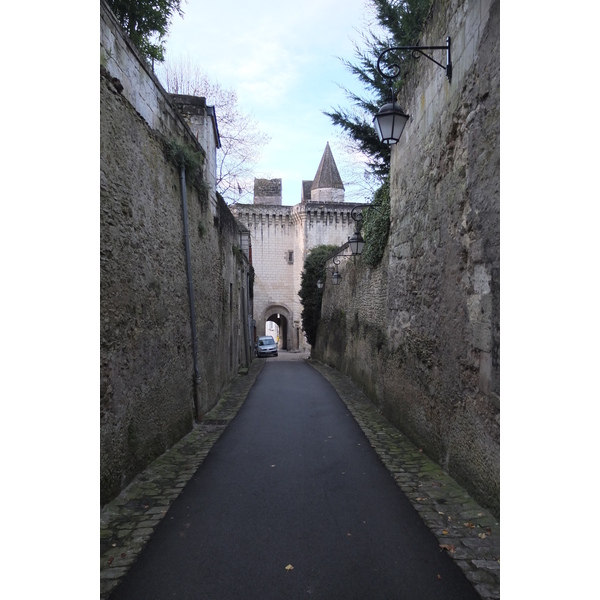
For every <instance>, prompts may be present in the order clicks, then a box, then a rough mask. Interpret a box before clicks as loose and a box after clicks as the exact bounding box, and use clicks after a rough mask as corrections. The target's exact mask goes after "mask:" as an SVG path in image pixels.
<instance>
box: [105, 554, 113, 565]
mask: <svg viewBox="0 0 600 600" xmlns="http://www.w3.org/2000/svg"><path fill="white" fill-rule="evenodd" d="M113 560H115V557H114V556H109V557H108V560H107V561H106V562H107V563H108V564H109V565H112V562H113Z"/></svg>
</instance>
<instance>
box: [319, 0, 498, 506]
mask: <svg viewBox="0 0 600 600" xmlns="http://www.w3.org/2000/svg"><path fill="white" fill-rule="evenodd" d="M448 36H450V37H451V39H452V60H453V63H454V72H453V76H452V81H451V82H448V80H447V78H446V77H445V74H444V71H443V70H442V69H440V68H439V67H438V66H436V65H435V64H434V63H432V62H430V61H428V60H427V59H426V58H420V59H418V60H415V61H413V64H412V65H411V70H410V73H409V74H408V76H407V79H406V82H405V86H404V88H403V94H402V95H401V97H400V98H399V101H400V104H401V105H402V106H403V108H404V109H405V110H406V112H407V113H408V114H409V115H410V116H411V118H410V120H409V122H408V123H407V126H406V128H405V130H404V133H403V137H402V138H401V140H400V142H399V143H398V144H397V145H396V146H395V147H394V148H393V151H392V166H391V172H390V178H391V201H392V214H391V228H390V237H389V241H388V247H387V250H386V254H385V256H384V259H383V262H382V265H381V266H380V267H379V268H377V269H369V268H367V267H366V266H364V265H363V264H362V263H361V262H360V260H358V261H356V262H354V261H353V260H352V259H350V260H344V261H342V264H341V265H340V272H341V273H342V276H343V279H342V284H341V285H340V286H337V288H334V287H332V286H330V285H327V286H326V288H325V293H324V298H323V313H322V315H323V317H322V318H323V320H322V323H321V326H320V328H319V332H318V336H317V343H316V347H315V348H313V355H314V356H315V357H316V358H318V359H320V360H322V361H324V362H326V363H328V364H330V365H332V366H335V367H337V368H338V369H340V370H341V371H343V372H345V373H347V374H349V375H351V376H352V377H353V379H354V380H355V381H356V382H357V383H359V384H360V385H361V386H362V387H363V388H364V389H365V391H366V392H368V394H369V395H370V397H371V398H372V400H373V401H374V402H376V403H377V404H378V405H379V407H380V408H381V410H382V412H383V413H384V414H385V415H386V416H387V417H388V418H390V419H391V420H392V422H394V423H395V424H396V425H397V426H398V427H399V428H400V429H401V430H403V431H404V432H405V433H407V434H408V435H409V436H410V437H411V438H412V439H413V441H414V442H415V443H416V444H417V445H418V446H419V447H420V448H423V450H424V451H425V452H427V453H428V454H429V455H430V456H431V457H432V458H434V459H435V460H437V461H438V462H439V463H440V464H441V465H442V466H444V468H446V469H447V470H448V471H449V473H450V474H451V475H453V476H454V477H455V478H456V479H457V480H458V481H459V482H461V483H462V484H463V485H465V487H467V488H468V489H469V490H470V491H471V492H472V493H473V494H474V495H475V496H476V497H477V498H478V499H479V500H480V501H481V502H482V503H483V504H485V505H487V506H488V507H490V508H491V509H492V510H494V511H496V512H497V513H499V502H500V500H499V486H500V481H499V449H500V448H499V443H500V436H499V428H500V424H499V421H500V383H499V381H500V352H499V346H500V317H499V299H500V293H499V286H500V281H499V279H500V275H499V273H500V232H499V226H500V219H499V170H500V160H499V143H500V139H499V120H500V119H499V108H500V98H499V91H500V83H499V76H500V64H499V62H500V61H499V2H498V1H493V0H484V1H480V2H479V1H478V2H472V1H470V0H436V1H435V2H434V5H433V11H432V14H431V18H430V20H429V22H428V23H427V29H426V32H425V35H424V36H423V39H422V40H421V42H420V43H421V45H439V44H443V43H445V40H446V38H447V37H448ZM436 58H438V59H440V62H443V61H445V56H443V54H442V56H440V57H436Z"/></svg>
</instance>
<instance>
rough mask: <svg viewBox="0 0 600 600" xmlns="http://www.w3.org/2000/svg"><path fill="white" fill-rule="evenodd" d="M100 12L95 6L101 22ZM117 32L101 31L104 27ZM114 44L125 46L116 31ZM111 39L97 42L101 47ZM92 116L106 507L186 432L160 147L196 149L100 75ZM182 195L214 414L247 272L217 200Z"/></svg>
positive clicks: (193, 186) (198, 188)
mask: <svg viewBox="0 0 600 600" xmlns="http://www.w3.org/2000/svg"><path fill="white" fill-rule="evenodd" d="M104 8H105V7H103V6H102V5H101V12H102V10H104ZM113 21H114V20H112V19H108V18H106V19H104V18H103V21H102V22H103V23H104V24H108V25H106V26H107V27H108V26H114V23H113ZM111 24H112V25H111ZM110 34H111V35H112V36H113V37H118V36H119V35H122V34H121V33H120V32H119V31H118V30H115V31H111V32H110ZM107 36H108V34H107V33H106V32H103V38H104V37H107ZM109 37H110V36H109ZM134 57H135V55H134ZM129 59H131V56H129ZM124 60H125V59H124ZM125 62H126V63H127V62H128V60H126V61H125ZM144 93H145V94H147V93H148V90H145V92H144ZM154 94H155V95H157V96H161V98H162V99H161V101H160V103H163V102H164V103H165V104H168V98H167V96H166V93H165V92H164V90H162V88H155V89H154ZM134 95H135V94H134ZM160 103H158V104H160ZM100 111H101V112H100V118H101V129H100V154H101V164H100V224H101V228H100V232H101V233H100V235H101V239H100V266H101V271H100V272H101V280H100V283H101V298H100V302H101V306H100V308H101V315H100V319H101V323H100V336H101V339H100V342H101V349H100V350H101V354H100V359H101V371H100V382H101V390H100V394H101V398H100V421H101V440H100V443H101V465H100V475H101V503H102V504H104V503H106V502H107V501H108V500H110V499H111V498H113V497H114V496H115V495H117V494H118V493H119V491H120V490H121V489H122V487H123V486H124V485H126V484H127V483H128V482H129V481H130V480H131V479H132V478H133V477H134V476H135V475H136V474H137V473H138V472H140V471H141V470H142V469H143V468H145V467H146V466H147V465H148V464H149V463H150V462H151V461H152V460H153V459H155V458H156V457H157V456H159V455H160V454H162V453H163V452H164V451H165V450H167V449H168V448H169V447H170V446H171V445H173V444H174V443H175V442H177V441H178V440H179V439H180V438H181V437H182V436H183V435H185V434H186V433H187V432H189V431H190V429H191V428H192V425H193V419H194V416H195V414H194V413H195V406H194V381H193V375H194V365H193V353H192V334H191V322H190V308H189V301H188V282H187V274H186V263H185V245H184V228H183V209H182V200H181V190H182V185H181V181H180V170H179V168H178V167H176V166H175V165H174V164H173V163H172V162H170V161H169V160H168V159H167V154H166V144H165V140H166V139H174V140H177V141H178V142H180V143H184V144H188V145H190V146H191V147H192V148H195V149H196V150H201V148H200V146H199V145H198V144H197V142H196V141H195V138H194V136H193V135H192V134H191V133H190V130H189V127H188V126H187V125H186V123H185V122H184V121H183V119H182V118H181V117H180V116H178V115H177V113H176V111H175V110H174V109H173V107H172V106H171V107H170V108H169V111H168V112H169V115H172V116H173V117H172V118H173V119H174V120H179V123H178V124H177V125H176V126H174V127H173V129H172V130H171V131H170V133H169V130H168V129H167V128H164V127H161V128H160V129H159V130H158V131H157V130H156V129H154V128H153V127H151V124H150V123H149V122H148V121H147V120H146V119H145V118H144V117H143V115H142V114H141V113H140V112H139V111H137V110H136V108H135V106H134V105H132V103H131V101H130V100H129V98H127V97H126V96H125V94H124V90H123V87H122V86H121V85H119V80H118V78H117V77H116V76H115V75H114V74H113V73H111V72H110V71H109V70H108V69H106V68H104V67H101V77H100ZM169 118H171V117H169ZM153 122H154V121H153ZM163 124H164V123H163ZM194 144H196V146H194ZM188 175H189V174H188ZM185 188H186V192H187V204H188V211H187V212H188V220H189V243H190V247H191V266H192V280H193V288H194V296H195V303H194V306H195V312H196V326H197V331H198V335H197V337H198V346H199V358H198V367H199V372H200V384H199V389H198V390H197V392H198V396H197V398H198V412H199V413H200V414H202V413H204V412H206V411H207V410H209V409H210V408H211V407H212V406H213V405H214V404H215V403H216V401H217V400H218V398H219V394H220V392H221V390H222V388H223V386H224V385H225V384H226V383H227V382H228V381H229V380H230V379H231V378H232V377H233V376H234V375H235V374H237V370H238V366H239V365H240V364H242V363H244V362H245V359H246V356H247V352H246V350H247V349H248V345H247V344H246V342H245V340H246V339H248V329H247V310H245V304H244V303H245V300H246V298H247V285H248V283H247V281H248V277H247V276H248V264H247V261H246V259H245V258H244V257H243V254H242V253H241V251H236V248H237V247H238V246H239V244H240V240H239V229H238V227H237V224H236V222H235V219H234V218H233V216H232V215H231V213H230V211H229V209H228V208H227V206H226V205H225V203H224V202H223V201H222V200H221V199H219V198H217V197H216V195H215V192H214V189H210V186H207V185H206V182H205V181H203V180H202V179H201V178H200V177H192V176H188V177H187V178H186V184H185Z"/></svg>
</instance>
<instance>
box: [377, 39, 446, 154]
mask: <svg viewBox="0 0 600 600" xmlns="http://www.w3.org/2000/svg"><path fill="white" fill-rule="evenodd" d="M423 50H446V66H444V65H442V64H441V63H439V62H438V61H437V60H435V59H433V58H432V57H431V56H429V54H425V52H423ZM389 52H411V53H412V57H413V58H419V56H421V55H422V56H425V57H426V58H428V59H429V60H430V61H432V62H434V63H435V64H436V65H437V66H438V67H441V68H442V69H444V71H446V77H448V81H450V82H452V59H451V57H450V38H449V37H448V38H446V45H445V46H394V47H392V48H387V49H385V50H384V51H383V52H382V53H381V54H380V55H379V58H378V59H377V71H378V72H379V74H380V75H381V76H382V77H384V78H385V79H390V80H393V79H396V78H397V77H399V75H400V71H401V68H400V65H398V64H397V63H390V64H388V65H387V68H388V69H389V70H390V71H391V74H390V73H385V72H384V71H382V70H381V61H382V59H383V57H384V56H385V55H386V54H388V53H389ZM409 118H410V117H409V115H407V114H406V113H405V112H404V111H403V110H402V109H401V108H400V105H399V104H398V103H397V102H396V101H395V100H394V94H393V92H392V101H391V102H388V103H387V104H384V105H383V106H382V107H381V109H380V110H379V112H378V113H377V114H376V115H375V117H374V118H373V126H374V127H375V131H376V132H377V137H378V138H379V141H380V142H383V143H384V144H387V145H388V146H392V145H394V144H396V143H397V142H398V140H400V136H401V135H402V132H403V131H404V126H405V125H406V122H407V121H408V119H409Z"/></svg>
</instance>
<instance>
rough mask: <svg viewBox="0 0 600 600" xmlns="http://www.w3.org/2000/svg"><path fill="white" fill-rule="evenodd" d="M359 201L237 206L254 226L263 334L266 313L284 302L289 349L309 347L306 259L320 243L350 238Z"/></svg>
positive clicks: (257, 316)
mask: <svg viewBox="0 0 600 600" xmlns="http://www.w3.org/2000/svg"><path fill="white" fill-rule="evenodd" d="M353 206H355V204H348V205H340V204H337V203H335V204H334V203H329V204H325V203H314V202H310V203H306V204H297V205H295V206H266V205H259V204H254V205H237V206H234V207H232V212H233V213H234V215H236V218H237V219H238V221H239V222H240V223H242V224H243V225H244V226H246V227H248V229H249V230H250V235H251V240H252V264H253V267H254V270H255V280H254V319H255V321H256V328H257V335H264V331H265V319H266V318H268V317H269V315H270V314H271V313H272V312H278V311H277V310H276V309H277V308H278V307H279V309H280V310H281V314H284V315H285V316H286V318H287V319H288V331H287V334H288V335H287V342H286V346H287V348H288V350H298V349H301V350H305V349H308V348H309V347H308V345H307V343H306V340H305V339H304V334H303V333H302V332H301V328H302V317H301V315H302V304H301V302H300V297H299V296H298V292H299V291H300V283H301V275H302V269H303V267H304V259H305V258H306V255H307V254H308V252H309V251H310V250H311V248H314V247H315V246H319V245H322V244H332V245H336V246H341V245H343V244H345V243H346V242H347V241H348V238H349V237H350V236H351V235H352V233H353V232H354V228H355V223H354V221H353V220H352V218H351V216H350V212H351V210H352V207H353ZM290 252H291V253H292V254H293V261H292V262H290Z"/></svg>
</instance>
